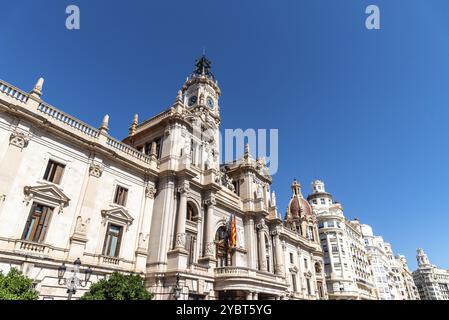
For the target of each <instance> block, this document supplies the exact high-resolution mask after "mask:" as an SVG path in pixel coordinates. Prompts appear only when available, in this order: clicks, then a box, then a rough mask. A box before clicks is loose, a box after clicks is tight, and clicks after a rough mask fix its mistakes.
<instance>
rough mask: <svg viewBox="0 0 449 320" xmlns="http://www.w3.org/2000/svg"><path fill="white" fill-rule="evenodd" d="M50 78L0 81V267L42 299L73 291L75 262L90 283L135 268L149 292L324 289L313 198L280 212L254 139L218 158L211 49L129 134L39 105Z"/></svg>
mask: <svg viewBox="0 0 449 320" xmlns="http://www.w3.org/2000/svg"><path fill="white" fill-rule="evenodd" d="M43 84H44V81H43V79H39V81H38V82H37V84H36V86H35V87H34V89H33V90H32V91H31V92H30V93H26V92H24V91H22V90H20V89H18V88H15V87H14V86H12V85H10V84H8V83H6V82H4V81H0V168H1V170H0V269H1V270H3V271H8V269H10V268H12V267H16V268H18V269H20V270H21V271H22V272H23V273H24V274H25V275H27V276H29V277H31V278H32V279H33V280H34V282H35V285H36V289H37V290H38V291H39V293H40V296H41V298H48V299H65V298H66V297H67V293H66V288H65V287H64V286H62V285H60V284H59V283H58V277H57V271H58V267H59V266H60V265H61V264H62V263H63V262H64V263H65V264H66V265H67V266H68V267H73V261H75V260H76V259H77V258H80V259H81V261H82V267H81V269H83V268H86V267H87V266H89V267H90V268H92V270H93V275H92V278H91V282H90V283H92V282H95V281H97V280H98V279H102V278H104V277H107V276H108V275H109V274H111V273H112V272H114V271H119V272H125V273H131V272H133V273H138V274H141V275H142V276H143V277H144V278H145V284H146V286H147V288H148V289H149V290H150V291H152V292H154V294H155V299H175V298H178V299H326V298H327V289H326V288H327V286H326V282H325V281H326V280H325V274H324V267H323V266H324V260H323V253H322V250H321V247H320V243H319V238H318V231H317V225H316V223H317V220H316V216H315V215H314V214H313V213H312V212H310V213H309V214H308V215H304V214H302V213H300V212H302V211H301V210H309V209H308V208H307V206H306V204H307V202H306V201H305V204H304V202H301V204H300V206H299V208H298V210H299V211H298V215H297V216H295V217H293V219H292V220H289V221H288V222H287V223H286V222H283V221H282V219H281V218H280V215H279V213H278V212H277V208H276V199H275V195H274V192H272V191H271V190H270V186H271V182H272V177H271V176H270V175H269V173H268V169H267V166H266V165H265V161H264V159H262V158H260V159H253V158H252V156H251V153H250V150H249V147H247V148H246V150H245V154H244V156H243V158H242V159H237V160H236V161H234V162H232V163H229V164H225V165H220V163H219V161H218V159H219V152H220V148H219V147H220V146H219V136H218V134H219V126H220V122H221V118H220V106H219V98H220V95H221V91H220V88H219V87H218V84H217V82H216V80H215V78H214V77H213V75H212V73H211V72H210V63H209V62H208V61H207V60H206V59H205V57H203V58H201V59H199V60H198V61H197V67H196V70H195V71H194V72H193V73H192V74H191V76H190V77H189V78H188V79H187V80H186V82H185V83H184V85H183V86H182V87H181V90H180V91H179V92H178V94H177V95H176V98H175V101H174V102H173V104H172V105H171V107H170V108H169V109H167V110H165V111H163V112H161V113H159V114H158V115H156V116H154V117H152V118H149V119H147V120H145V121H143V122H139V119H138V116H137V115H136V116H135V117H134V119H133V120H132V123H131V126H130V128H129V135H128V136H127V137H126V138H125V139H123V140H122V141H119V140H117V139H115V138H113V137H111V136H110V135H109V133H108V130H109V121H110V119H109V116H107V115H106V116H105V117H104V118H103V121H102V122H101V125H100V126H99V128H98V129H97V128H95V127H92V126H90V125H87V124H85V123H83V122H82V121H80V120H78V119H76V118H74V117H72V116H70V115H68V114H66V113H64V112H63V111H60V110H59V109H57V108H55V107H53V106H51V105H50V104H48V103H46V102H44V101H43V100H42V99H41V97H42V93H43ZM301 197H302V196H301ZM309 211H311V210H309ZM231 217H232V219H233V220H232V221H233V223H234V225H235V230H236V243H234V244H233V245H230V244H229V239H228V237H227V236H226V232H228V230H229V228H228V225H229V222H230V219H231ZM292 226H294V227H293V228H292ZM296 226H300V229H297V228H296ZM90 283H88V285H87V286H86V287H85V288H79V289H78V291H77V292H76V295H74V298H78V297H80V296H81V295H82V294H83V293H84V292H85V290H87V289H88V287H89V285H90Z"/></svg>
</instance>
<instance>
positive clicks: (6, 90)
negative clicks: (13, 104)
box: [0, 80, 28, 103]
mask: <svg viewBox="0 0 449 320" xmlns="http://www.w3.org/2000/svg"><path fill="white" fill-rule="evenodd" d="M0 94H2V95H5V96H7V97H8V98H10V99H14V100H17V101H19V102H21V103H26V102H27V100H28V93H26V92H23V91H22V90H20V89H17V88H16V87H14V86H12V85H10V84H9V83H7V82H5V81H3V80H0Z"/></svg>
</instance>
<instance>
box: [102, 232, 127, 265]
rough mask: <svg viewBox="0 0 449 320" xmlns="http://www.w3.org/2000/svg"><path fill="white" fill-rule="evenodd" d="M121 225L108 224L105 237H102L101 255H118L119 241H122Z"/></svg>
mask: <svg viewBox="0 0 449 320" xmlns="http://www.w3.org/2000/svg"><path fill="white" fill-rule="evenodd" d="M122 231H123V227H120V226H117V225H114V224H108V229H107V232H106V238H105V239H104V245H103V255H105V256H108V257H118V254H119V252H120V243H121V241H122Z"/></svg>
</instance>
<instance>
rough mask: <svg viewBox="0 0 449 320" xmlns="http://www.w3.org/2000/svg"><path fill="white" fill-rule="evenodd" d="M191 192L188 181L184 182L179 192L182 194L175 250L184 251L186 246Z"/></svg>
mask: <svg viewBox="0 0 449 320" xmlns="http://www.w3.org/2000/svg"><path fill="white" fill-rule="evenodd" d="M189 191H190V184H189V182H188V181H185V180H184V181H182V182H181V184H180V187H179V188H178V192H179V193H180V194H181V198H180V202H179V211H178V220H177V222H176V243H175V248H179V249H181V248H182V249H184V248H185V245H186V215H187V193H188V192H189Z"/></svg>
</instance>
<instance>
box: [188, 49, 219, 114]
mask: <svg viewBox="0 0 449 320" xmlns="http://www.w3.org/2000/svg"><path fill="white" fill-rule="evenodd" d="M181 91H182V94H183V97H184V104H185V105H186V106H187V108H189V109H191V110H195V109H198V108H199V109H201V110H203V109H205V110H208V112H209V114H210V115H211V116H213V117H214V118H215V119H217V120H219V119H220V108H219V105H218V100H219V97H220V95H221V91H220V88H219V87H218V82H217V80H215V77H214V75H213V74H212V71H211V62H210V61H209V60H208V59H207V58H206V56H205V55H203V56H202V57H200V58H199V59H197V60H196V63H195V70H193V72H192V74H191V75H190V77H188V78H187V80H186V82H185V83H184V85H183V87H182V90H181Z"/></svg>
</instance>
